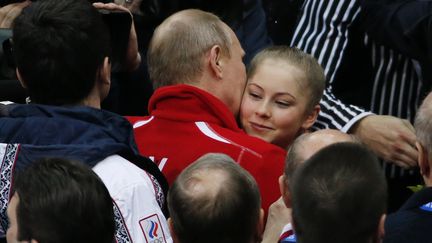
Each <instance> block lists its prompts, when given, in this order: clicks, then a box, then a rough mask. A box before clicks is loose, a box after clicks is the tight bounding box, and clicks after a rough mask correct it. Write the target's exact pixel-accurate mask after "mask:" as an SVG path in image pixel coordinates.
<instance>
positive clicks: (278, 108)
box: [240, 59, 316, 149]
mask: <svg viewBox="0 0 432 243" xmlns="http://www.w3.org/2000/svg"><path fill="white" fill-rule="evenodd" d="M303 76H304V75H303V72H302V71H301V70H300V69H298V68H297V67H294V66H292V65H289V64H287V63H284V62H282V61H277V60H271V59H267V60H265V61H264V62H262V63H261V64H260V65H259V67H258V69H257V71H256V73H255V75H253V76H252V77H250V78H249V80H248V83H247V85H246V89H245V93H244V96H243V101H242V106H241V113H240V117H241V123H242V126H243V128H244V130H245V131H246V133H248V134H249V135H252V136H254V137H258V138H261V139H263V140H265V141H267V142H269V143H272V144H275V145H277V146H279V147H282V148H283V149H287V148H288V146H289V145H290V144H291V143H292V142H293V141H294V139H295V138H296V137H297V136H298V135H299V134H301V133H303V132H304V131H305V130H307V129H308V128H309V127H311V126H312V124H313V122H314V121H315V118H316V114H315V110H314V111H312V112H310V111H308V110H307V108H306V104H307V103H308V101H309V100H308V93H307V92H305V91H304V88H303V87H301V86H300V83H301V82H302V79H303Z"/></svg>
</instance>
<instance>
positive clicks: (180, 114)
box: [148, 84, 241, 131]
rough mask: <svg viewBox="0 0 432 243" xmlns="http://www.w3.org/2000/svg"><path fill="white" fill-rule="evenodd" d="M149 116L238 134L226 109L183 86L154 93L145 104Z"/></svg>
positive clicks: (200, 91)
mask: <svg viewBox="0 0 432 243" xmlns="http://www.w3.org/2000/svg"><path fill="white" fill-rule="evenodd" d="M148 109H149V113H150V114H151V115H152V116H155V117H159V118H165V119H172V120H178V121H185V122H193V121H204V122H209V123H216V124H218V125H220V126H222V127H226V128H228V129H230V130H234V131H241V129H240V128H239V127H238V125H237V122H236V120H235V117H234V115H233V114H232V112H231V111H230V110H229V108H228V107H227V106H226V105H225V104H224V103H223V102H222V101H220V100H219V99H218V98H216V97H215V96H213V95H212V94H210V93H208V92H206V91H204V90H202V89H200V88H197V87H194V86H190V85H185V84H179V85H172V86H166V87H162V88H159V89H157V90H156V91H155V92H154V94H153V95H152V97H151V98H150V101H149V107H148Z"/></svg>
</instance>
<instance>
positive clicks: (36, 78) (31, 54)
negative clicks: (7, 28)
mask: <svg viewBox="0 0 432 243" xmlns="http://www.w3.org/2000/svg"><path fill="white" fill-rule="evenodd" d="M109 46H110V42H109V33H108V30H107V28H106V26H105V24H104V23H103V20H102V17H101V14H99V13H98V11H97V10H96V9H95V8H94V7H93V6H92V5H91V4H90V3H89V1H87V0H55V1H54V0H48V1H37V2H33V3H32V4H30V6H28V7H27V8H25V9H24V10H23V12H22V13H21V15H20V16H18V17H17V18H16V19H15V21H14V25H13V53H14V58H15V61H16V65H17V68H18V70H19V72H20V75H21V77H22V79H23V81H24V83H25V85H26V87H27V90H28V93H29V95H30V98H31V100H32V101H33V102H36V103H40V104H49V105H69V104H76V103H79V102H80V101H82V100H83V99H84V98H86V97H87V96H88V95H89V94H90V92H91V90H92V88H93V86H94V84H95V80H96V79H97V78H98V75H99V74H98V70H99V68H100V67H101V65H102V64H103V60H104V58H105V57H107V56H108V55H109V50H110V49H109Z"/></svg>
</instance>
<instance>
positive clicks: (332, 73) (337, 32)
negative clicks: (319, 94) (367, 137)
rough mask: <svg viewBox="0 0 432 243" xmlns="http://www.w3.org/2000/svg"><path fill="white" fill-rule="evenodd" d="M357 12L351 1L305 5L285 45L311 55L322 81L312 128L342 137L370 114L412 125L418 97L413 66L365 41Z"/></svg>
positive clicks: (322, 0)
mask: <svg viewBox="0 0 432 243" xmlns="http://www.w3.org/2000/svg"><path fill="white" fill-rule="evenodd" d="M360 12H361V7H360V2H359V1H357V0H305V1H304V4H303V6H302V9H301V13H300V18H299V22H298V24H297V26H296V30H295V33H294V36H293V39H292V42H291V45H292V46H297V47H298V48H299V49H301V50H303V51H305V52H307V53H309V54H311V55H313V56H314V57H315V58H316V59H317V60H318V62H319V63H320V64H321V65H322V66H323V68H324V71H325V74H326V76H327V88H326V90H325V92H324V96H323V99H322V100H321V102H320V105H321V112H320V114H319V117H318V121H317V122H316V124H315V128H318V129H321V128H336V129H339V130H342V131H344V132H346V131H348V130H349V128H350V127H351V126H352V125H353V124H354V123H355V122H356V121H358V120H359V119H361V118H363V117H364V116H366V115H368V114H370V113H371V112H373V113H376V114H382V115H393V116H397V117H400V118H404V119H408V120H410V121H413V118H414V116H415V113H416V110H417V107H418V106H419V103H420V102H421V98H422V97H423V94H422V92H424V89H423V81H422V77H421V74H420V72H419V68H418V65H417V64H416V62H415V61H414V60H412V59H409V58H408V57H406V56H405V55H402V54H401V53H398V52H397V51H395V50H392V49H390V48H388V47H386V46H383V45H379V44H377V43H375V42H374V41H373V40H372V39H371V38H370V37H368V36H367V34H366V33H365V32H364V30H363V28H362V26H361V23H360V21H361V19H360ZM342 100H343V101H342ZM348 104H353V105H348ZM354 105H357V106H354ZM369 111H370V112H369ZM386 169H387V168H386ZM388 170H390V171H391V174H392V176H397V174H400V175H403V174H404V172H403V170H399V169H396V168H395V166H391V168H388Z"/></svg>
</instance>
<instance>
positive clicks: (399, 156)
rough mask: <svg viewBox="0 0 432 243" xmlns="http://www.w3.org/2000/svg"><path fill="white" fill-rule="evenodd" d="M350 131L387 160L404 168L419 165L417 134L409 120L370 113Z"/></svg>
mask: <svg viewBox="0 0 432 243" xmlns="http://www.w3.org/2000/svg"><path fill="white" fill-rule="evenodd" d="M349 132H350V133H352V134H354V135H356V136H358V137H359V138H360V139H361V140H362V141H363V142H364V143H365V144H366V145H367V146H368V147H369V148H371V149H372V150H373V151H374V152H375V153H376V154H377V155H378V156H379V157H381V158H383V159H384V160H386V161H389V162H392V163H395V164H396V165H398V166H400V167H403V168H410V167H414V166H416V165H417V156H418V152H417V150H416V148H415V142H416V136H415V133H414V128H413V126H412V125H411V123H410V122H409V121H407V120H403V119H399V118H397V117H393V116H378V115H370V116H367V117H365V118H363V119H361V120H360V121H359V122H357V123H356V124H355V126H354V127H353V128H352V129H351V130H350V131H349Z"/></svg>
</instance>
